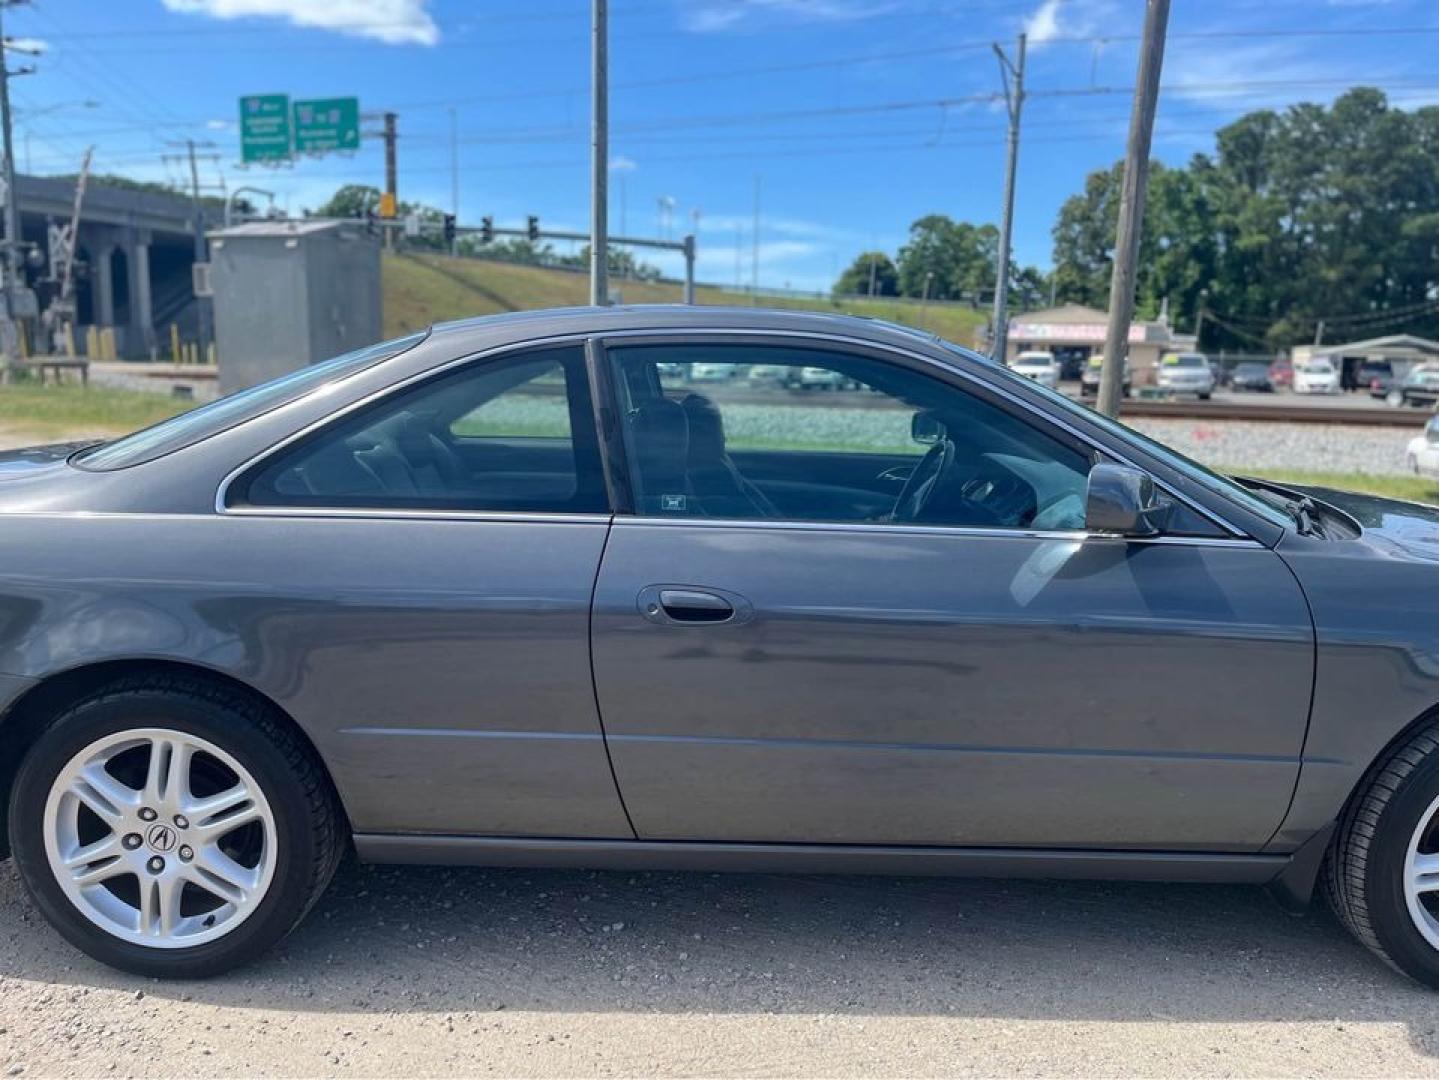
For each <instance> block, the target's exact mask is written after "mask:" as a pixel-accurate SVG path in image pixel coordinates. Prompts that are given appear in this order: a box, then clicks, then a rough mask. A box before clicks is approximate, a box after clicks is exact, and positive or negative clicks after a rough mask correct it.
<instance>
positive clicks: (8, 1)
mask: <svg viewBox="0 0 1439 1080" xmlns="http://www.w3.org/2000/svg"><path fill="white" fill-rule="evenodd" d="M13 2H14V0H0V15H3V12H4V10H5V9H6V8H8V7H10V6H12V3H13ZM20 51H23V50H20V49H17V48H15V47H14V46H12V45H10V44H9V42H8V41H7V40H6V38H5V29H4V25H3V21H0V128H3V129H4V139H3V142H4V151H5V162H4V176H3V178H0V179H3V182H4V184H5V318H4V320H3V325H0V339H3V340H0V345H3V349H4V353H5V360H6V372H5V376H6V378H7V380H8V378H9V375H10V371H11V369H13V368H14V367H15V365H16V364H17V363H19V360H20V318H19V315H18V313H17V310H16V308H17V305H18V304H19V299H20V248H21V245H22V242H23V237H22V236H21V235H20V202H19V193H18V192H17V191H16V190H15V133H14V130H13V127H12V125H11V120H12V117H11V115H10V80H11V79H12V78H14V77H15V76H17V75H28V74H30V73H31V72H32V71H34V70H35V69H34V68H33V67H25V68H19V69H18V70H15V71H11V70H10V62H9V60H8V59H7V58H6V56H5V53H6V52H20Z"/></svg>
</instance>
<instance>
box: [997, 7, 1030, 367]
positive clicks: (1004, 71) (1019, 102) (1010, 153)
mask: <svg viewBox="0 0 1439 1080" xmlns="http://www.w3.org/2000/svg"><path fill="white" fill-rule="evenodd" d="M1025 41H1026V39H1025V35H1024V34H1020V35H1019V51H1018V53H1017V54H1016V56H1017V60H1016V62H1015V63H1010V60H1009V57H1008V56H1006V55H1005V53H1004V50H1003V49H1001V48H1000V47H999V45H998V44H996V45H995V46H994V55H995V56H997V57H999V81H1000V84H1001V85H1002V86H1003V87H1004V104H1005V106H1006V107H1007V108H1008V110H1009V135H1008V137H1007V138H1006V140H1005V161H1004V214H1003V215H1002V216H1001V217H1000V221H999V252H998V254H996V256H995V275H994V333H993V334H992V335H991V337H990V342H989V355H990V356H991V357H992V358H993V359H995V360H997V361H999V363H1001V364H1002V363H1004V351H1005V348H1006V347H1007V345H1008V343H1009V261H1010V260H1009V244H1010V235H1011V233H1012V232H1013V229H1014V180H1015V172H1016V171H1017V170H1018V167H1019V116H1020V113H1021V111H1022V110H1023V109H1024V50H1025Z"/></svg>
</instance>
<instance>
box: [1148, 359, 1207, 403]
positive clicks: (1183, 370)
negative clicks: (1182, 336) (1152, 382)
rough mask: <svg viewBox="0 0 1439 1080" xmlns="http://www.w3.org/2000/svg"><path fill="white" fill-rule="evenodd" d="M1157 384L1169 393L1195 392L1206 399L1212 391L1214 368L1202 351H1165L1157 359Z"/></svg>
mask: <svg viewBox="0 0 1439 1080" xmlns="http://www.w3.org/2000/svg"><path fill="white" fill-rule="evenodd" d="M1157 381H1158V384H1159V388H1160V389H1161V390H1165V391H1168V392H1169V393H1171V394H1195V395H1198V397H1199V400H1200V401H1208V400H1209V398H1210V395H1212V394H1213V393H1214V369H1213V368H1211V367H1210V366H1209V357H1207V356H1205V355H1204V354H1203V353H1197V352H1182V353H1166V354H1165V355H1164V356H1163V357H1161V358H1160V361H1159V375H1158V379H1157Z"/></svg>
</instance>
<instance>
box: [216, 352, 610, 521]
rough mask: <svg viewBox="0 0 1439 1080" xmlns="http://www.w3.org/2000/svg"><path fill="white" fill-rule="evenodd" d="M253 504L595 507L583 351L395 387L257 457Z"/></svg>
mask: <svg viewBox="0 0 1439 1080" xmlns="http://www.w3.org/2000/svg"><path fill="white" fill-rule="evenodd" d="M235 501H236V502H237V503H239V504H242V505H250V506H275V507H282V506H289V507H331V508H339V509H377V510H384V509H394V510H450V511H500V512H515V513H530V512H537V513H603V512H606V511H607V510H608V499H607V497H606V494H605V485H604V474H603V471H602V468H601V465H600V456H599V446H598V442H597V440H596V438H595V426H594V413H593V410H592V408H591V402H590V390H589V382H588V378H587V375H586V372H585V363H584V353H583V351H582V350H581V349H580V348H578V347H574V346H566V347H562V348H555V349H543V350H537V351H534V352H526V353H524V354H522V355H518V356H509V357H504V358H498V359H491V360H482V361H478V362H476V363H473V364H468V365H466V366H464V367H462V368H460V369H459V370H457V371H454V372H451V373H449V374H446V375H442V376H439V377H437V378H434V379H430V380H427V381H426V382H423V383H421V384H419V385H418V386H414V387H411V388H409V389H406V390H400V391H397V392H396V393H394V394H391V395H390V396H388V397H386V398H385V399H384V400H383V401H381V402H380V403H378V404H376V405H372V406H370V407H369V408H366V409H363V410H361V411H360V412H359V413H357V414H355V415H353V416H349V417H345V418H343V419H341V420H337V421H336V422H335V423H333V424H331V425H329V426H327V427H325V428H323V429H321V430H320V431H319V432H316V433H315V434H312V435H310V436H309V437H307V438H305V439H303V440H302V441H301V442H299V443H298V444H297V445H295V446H293V447H290V448H287V449H284V450H282V451H280V452H279V453H278V454H276V455H275V456H274V457H272V458H270V459H269V460H268V461H266V462H264V463H262V464H261V465H260V466H259V467H258V469H257V471H255V472H253V473H251V474H250V475H249V477H248V478H243V479H242V480H241V482H240V483H238V484H237V485H236V487H235Z"/></svg>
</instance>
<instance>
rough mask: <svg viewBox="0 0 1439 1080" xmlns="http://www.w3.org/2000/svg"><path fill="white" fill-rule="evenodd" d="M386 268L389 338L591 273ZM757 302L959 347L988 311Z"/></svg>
mask: <svg viewBox="0 0 1439 1080" xmlns="http://www.w3.org/2000/svg"><path fill="white" fill-rule="evenodd" d="M383 273H384V294H385V335H386V336H387V337H394V336H397V335H399V334H404V333H408V332H410V331H412V330H418V329H421V328H423V327H426V326H429V325H430V323H432V322H438V321H440V320H443V319H460V318H465V317H467V316H471V315H494V314H498V313H499V312H503V311H528V310H533V309H536V308H546V307H569V306H574V305H577V304H584V303H586V302H587V301H588V289H589V279H588V278H587V277H586V276H585V275H584V274H577V273H571V272H569V271H565V270H546V269H544V268H542V267H538V266H517V265H513V264H510V263H498V262H486V261H484V260H481V259H451V258H447V257H446V256H443V255H411V254H406V255H394V256H391V255H387V256H385V261H384V271H383ZM615 284H616V286H617V287H618V289H619V290H620V292H621V293H622V296H623V299H624V301H625V303H631V304H675V303H679V302H680V300H681V295H680V286H679V285H677V284H674V283H671V282H643V281H633V282H624V281H621V282H617V283H615ZM695 300H696V301H697V302H698V303H700V304H710V305H714V304H735V305H740V306H744V307H748V306H749V304H750V298H749V297H748V296H746V295H741V294H738V293H733V292H729V291H727V290H725V289H718V288H712V287H710V286H704V285H702V286H700V287H699V288H698V289H697V290H696V292H695ZM760 303H761V304H762V305H763V306H765V307H779V308H791V309H795V310H804V311H828V312H842V313H845V314H849V315H868V316H871V317H873V318H879V319H890V320H892V321H894V322H899V323H904V324H905V325H907V326H918V327H922V328H923V329H927V330H932V331H934V332H935V333H936V334H939V335H940V336H941V337H945V338H948V339H949V340H951V341H955V342H958V343H959V344H961V345H971V344H973V343H974V335H975V331H976V330H977V329H978V328H979V327H981V326H982V325H984V321H985V315H984V313H983V312H980V311H973V310H971V309H969V308H962V307H954V306H948V305H940V304H932V305H930V306H929V307H928V308H925V307H922V306H921V305H919V304H917V303H915V302H914V301H901V300H884V299H876V300H845V301H840V302H835V301H832V300H828V299H822V298H819V297H773V296H765V297H761V298H760Z"/></svg>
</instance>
